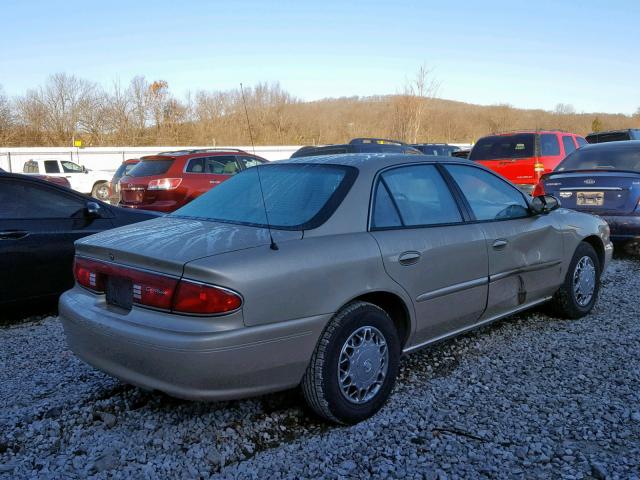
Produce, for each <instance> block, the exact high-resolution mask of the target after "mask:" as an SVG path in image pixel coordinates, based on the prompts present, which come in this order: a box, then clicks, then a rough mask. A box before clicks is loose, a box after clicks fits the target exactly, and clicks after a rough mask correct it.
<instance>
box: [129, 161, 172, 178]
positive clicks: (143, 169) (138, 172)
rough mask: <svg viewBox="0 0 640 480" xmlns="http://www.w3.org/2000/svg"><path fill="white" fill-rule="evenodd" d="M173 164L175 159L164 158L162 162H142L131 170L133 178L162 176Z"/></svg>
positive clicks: (130, 173)
mask: <svg viewBox="0 0 640 480" xmlns="http://www.w3.org/2000/svg"><path fill="white" fill-rule="evenodd" d="M172 164H173V158H163V159H161V160H151V159H149V160H142V161H140V163H138V164H137V165H136V166H135V167H133V168H132V169H131V171H130V172H129V175H130V176H131V177H148V176H152V175H162V174H163V173H167V170H169V168H170V167H171V165H172Z"/></svg>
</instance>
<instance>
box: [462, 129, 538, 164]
mask: <svg viewBox="0 0 640 480" xmlns="http://www.w3.org/2000/svg"><path fill="white" fill-rule="evenodd" d="M534 145H535V135H534V134H533V133H517V134H514V135H492V136H490V137H484V138H481V139H480V140H478V143H476V144H475V145H474V147H473V149H472V150H471V153H469V159H470V160H474V161H479V160H498V159H501V158H528V157H533V155H534Z"/></svg>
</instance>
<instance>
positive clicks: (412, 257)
mask: <svg viewBox="0 0 640 480" xmlns="http://www.w3.org/2000/svg"><path fill="white" fill-rule="evenodd" d="M419 261H420V252H404V253H401V254H400V256H399V257H398V262H399V263H400V265H413V264H414V263H418V262H419Z"/></svg>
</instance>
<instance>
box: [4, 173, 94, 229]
mask: <svg viewBox="0 0 640 480" xmlns="http://www.w3.org/2000/svg"><path fill="white" fill-rule="evenodd" d="M0 205H2V208H0V218H2V219H14V220H18V219H21V220H26V219H32V218H70V217H72V216H74V215H75V214H77V213H78V211H80V210H82V209H83V208H84V203H83V202H82V201H81V200H79V199H77V198H74V197H71V196H69V195H65V194H64V193H62V192H59V191H58V190H57V189H53V188H52V189H49V188H46V186H42V185H34V184H31V183H28V182H20V181H15V180H11V181H8V180H0Z"/></svg>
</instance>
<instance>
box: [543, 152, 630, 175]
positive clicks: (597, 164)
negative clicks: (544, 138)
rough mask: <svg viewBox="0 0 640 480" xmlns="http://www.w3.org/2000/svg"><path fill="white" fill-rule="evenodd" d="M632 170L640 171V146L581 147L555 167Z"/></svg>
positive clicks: (558, 168) (557, 168) (563, 168)
mask: <svg viewBox="0 0 640 480" xmlns="http://www.w3.org/2000/svg"><path fill="white" fill-rule="evenodd" d="M563 170H565V171H568V170H631V171H637V172H640V146H638V147H635V148H616V149H610V148H588V147H585V148H580V149H578V150H576V151H575V152H573V153H571V154H570V155H568V156H567V158H565V159H564V160H563V161H562V162H561V163H560V165H558V166H557V167H556V169H555V171H557V172H561V171H563Z"/></svg>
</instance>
